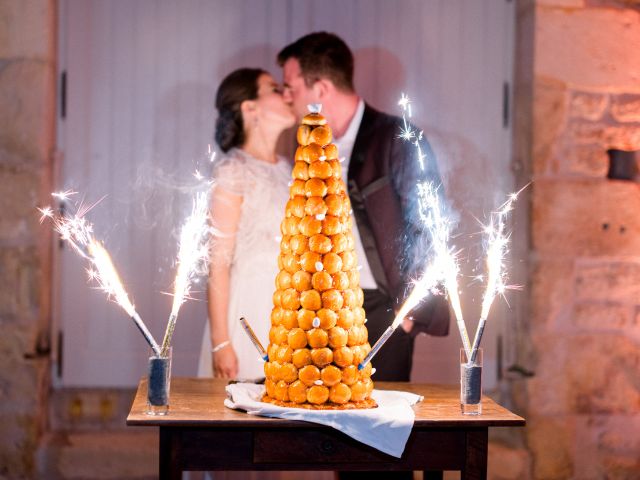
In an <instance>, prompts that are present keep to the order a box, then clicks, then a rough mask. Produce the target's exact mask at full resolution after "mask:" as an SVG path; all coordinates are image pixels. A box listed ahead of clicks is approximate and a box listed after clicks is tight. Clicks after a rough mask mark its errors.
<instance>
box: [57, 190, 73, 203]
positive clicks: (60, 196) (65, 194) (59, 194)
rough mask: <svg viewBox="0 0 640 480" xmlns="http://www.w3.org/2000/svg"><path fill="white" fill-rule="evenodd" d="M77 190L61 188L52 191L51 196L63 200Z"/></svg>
mask: <svg viewBox="0 0 640 480" xmlns="http://www.w3.org/2000/svg"><path fill="white" fill-rule="evenodd" d="M77 193H78V192H75V191H73V190H61V191H59V192H53V193H52V194H51V196H52V197H54V198H57V199H58V200H61V201H64V200H68V199H69V197H70V196H72V195H75V194H77Z"/></svg>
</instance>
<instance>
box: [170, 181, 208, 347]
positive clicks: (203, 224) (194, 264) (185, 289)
mask: <svg viewBox="0 0 640 480" xmlns="http://www.w3.org/2000/svg"><path fill="white" fill-rule="evenodd" d="M208 215H209V194H208V192H200V193H197V194H196V197H195V199H194V201H193V207H192V210H191V215H189V217H188V218H187V220H186V221H185V223H184V225H183V226H182V230H181V231H180V239H179V243H178V257H177V265H178V271H177V273H176V278H175V281H174V289H173V305H172V307H171V315H170V316H169V322H168V323H167V329H166V331H165V335H164V340H163V342H162V350H163V352H164V351H166V349H168V348H169V344H170V342H171V337H172V335H173V330H174V328H175V323H176V320H177V317H178V311H179V310H180V306H181V305H182V304H183V303H184V302H185V301H186V299H188V298H189V293H190V287H191V282H192V281H193V279H194V278H195V277H196V276H197V275H198V274H200V273H203V272H204V271H206V269H207V267H208V260H209V235H208V234H209V225H208V223H207V220H208Z"/></svg>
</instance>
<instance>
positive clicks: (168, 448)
mask: <svg viewBox="0 0 640 480" xmlns="http://www.w3.org/2000/svg"><path fill="white" fill-rule="evenodd" d="M177 435H180V433H179V432H175V431H173V430H172V429H171V428H163V427H160V459H159V460H160V461H159V469H160V475H159V478H160V480H181V479H182V469H181V468H180V462H179V453H180V445H179V442H178V439H177V438H176V436H177Z"/></svg>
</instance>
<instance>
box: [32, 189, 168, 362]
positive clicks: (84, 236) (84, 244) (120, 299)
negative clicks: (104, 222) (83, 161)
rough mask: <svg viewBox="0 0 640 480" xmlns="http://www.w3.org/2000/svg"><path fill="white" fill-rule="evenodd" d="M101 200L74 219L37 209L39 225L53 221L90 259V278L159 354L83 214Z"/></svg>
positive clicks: (63, 194)
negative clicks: (45, 221) (125, 313)
mask: <svg viewBox="0 0 640 480" xmlns="http://www.w3.org/2000/svg"><path fill="white" fill-rule="evenodd" d="M75 193H76V192H73V191H70V190H68V191H66V192H59V193H53V194H52V195H53V196H54V197H56V198H59V199H62V200H64V199H66V198H67V197H69V196H70V195H73V194H75ZM103 198H104V197H103ZM101 200H102V199H100V200H99V201H98V202H96V203H94V204H93V205H90V206H83V205H82V204H80V206H79V207H78V211H77V212H76V213H75V214H74V215H72V216H59V215H56V214H55V213H54V212H53V210H52V209H51V208H50V207H44V208H40V209H38V210H39V211H40V213H41V214H42V216H41V217H40V223H42V222H43V221H44V220H45V219H46V218H49V219H51V221H52V222H53V226H54V229H55V230H56V231H57V232H58V233H59V234H60V236H61V237H62V239H63V240H66V241H67V243H68V244H69V245H71V246H72V247H73V249H74V250H75V251H76V253H78V255H80V256H81V257H83V258H85V259H87V260H88V261H89V262H90V263H91V264H92V268H90V269H89V270H88V272H89V278H90V279H92V280H95V281H96V282H97V283H98V285H99V287H100V288H101V289H102V290H104V291H105V292H106V293H107V294H108V295H109V297H111V298H113V299H114V300H115V301H116V303H117V304H118V305H120V306H121V307H122V308H123V309H124V311H125V312H127V314H128V315H129V317H130V318H131V319H132V320H133V322H134V323H135V325H136V327H138V330H140V333H142V335H143V336H144V339H145V340H146V341H147V343H148V344H149V346H150V347H151V348H152V349H153V351H154V353H155V354H156V355H160V347H158V344H157V343H156V341H155V340H154V338H153V335H151V332H149V329H148V328H147V326H146V325H145V324H144V322H143V321H142V319H141V318H140V315H138V312H136V309H135V307H134V306H133V304H132V303H131V300H129V296H128V295H127V292H126V291H125V289H124V287H123V286H122V282H121V281H120V277H119V276H118V272H117V270H116V268H115V266H114V265H113V262H112V260H111V257H110V256H109V253H108V252H107V250H106V249H105V248H104V246H103V245H102V244H101V243H100V242H99V241H97V240H96V239H95V238H94V236H93V225H91V224H90V223H88V222H87V221H86V219H85V218H84V215H86V214H87V212H88V211H89V210H91V209H92V208H93V207H94V206H95V205H97V204H98V203H99V202H100V201H101Z"/></svg>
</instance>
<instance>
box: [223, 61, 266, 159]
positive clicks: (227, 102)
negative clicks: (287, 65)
mask: <svg viewBox="0 0 640 480" xmlns="http://www.w3.org/2000/svg"><path fill="white" fill-rule="evenodd" d="M264 73H267V72H265V71H264V70H262V69H259V68H239V69H238V70H234V71H233V72H231V73H230V74H229V75H227V76H226V77H225V79H224V80H222V83H221V84H220V86H219V87H218V93H217V94H216V108H217V109H218V119H217V120H216V133H215V138H216V143H217V144H218V146H219V147H220V148H221V149H222V151H223V152H228V151H229V150H231V149H232V148H233V147H239V146H241V145H242V144H243V143H244V141H245V134H244V122H243V121H242V111H241V109H240V106H241V105H242V102H244V101H245V100H255V99H256V98H258V78H259V77H260V75H262V74H264Z"/></svg>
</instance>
